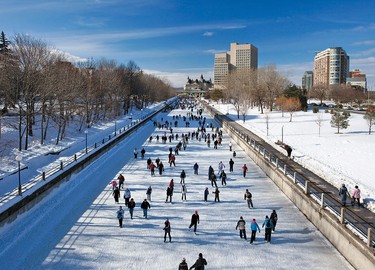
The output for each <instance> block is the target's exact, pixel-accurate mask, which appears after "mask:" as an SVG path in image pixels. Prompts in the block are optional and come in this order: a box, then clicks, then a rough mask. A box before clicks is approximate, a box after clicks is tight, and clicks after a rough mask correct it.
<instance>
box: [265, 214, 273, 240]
mask: <svg viewBox="0 0 375 270" xmlns="http://www.w3.org/2000/svg"><path fill="white" fill-rule="evenodd" d="M264 226H265V227H266V228H265V230H266V231H265V233H264V240H265V241H267V242H271V233H272V227H273V224H272V221H271V220H270V219H269V217H268V216H266V218H265V219H264V222H263V225H262V228H263V227H264Z"/></svg>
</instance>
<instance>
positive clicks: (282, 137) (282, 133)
mask: <svg viewBox="0 0 375 270" xmlns="http://www.w3.org/2000/svg"><path fill="white" fill-rule="evenodd" d="M281 142H282V143H284V125H282V126H281Z"/></svg>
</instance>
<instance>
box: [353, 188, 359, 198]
mask: <svg viewBox="0 0 375 270" xmlns="http://www.w3.org/2000/svg"><path fill="white" fill-rule="evenodd" d="M352 197H353V198H354V199H360V198H361V190H360V189H359V188H355V189H354V190H353V191H352Z"/></svg>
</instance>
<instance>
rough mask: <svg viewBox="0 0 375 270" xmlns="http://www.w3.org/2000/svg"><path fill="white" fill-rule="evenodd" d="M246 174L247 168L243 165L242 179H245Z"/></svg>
mask: <svg viewBox="0 0 375 270" xmlns="http://www.w3.org/2000/svg"><path fill="white" fill-rule="evenodd" d="M246 172H247V166H246V164H244V165H243V166H242V173H243V177H244V178H245V177H246Z"/></svg>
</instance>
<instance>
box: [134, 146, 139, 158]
mask: <svg viewBox="0 0 375 270" xmlns="http://www.w3.org/2000/svg"><path fill="white" fill-rule="evenodd" d="M133 154H134V158H137V156H138V150H137V148H134V151H133Z"/></svg>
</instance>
